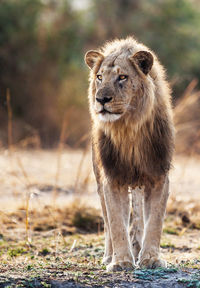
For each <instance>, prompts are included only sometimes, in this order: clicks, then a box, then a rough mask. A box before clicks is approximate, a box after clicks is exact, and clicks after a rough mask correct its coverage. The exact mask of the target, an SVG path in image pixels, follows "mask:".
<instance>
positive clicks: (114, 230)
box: [85, 37, 174, 271]
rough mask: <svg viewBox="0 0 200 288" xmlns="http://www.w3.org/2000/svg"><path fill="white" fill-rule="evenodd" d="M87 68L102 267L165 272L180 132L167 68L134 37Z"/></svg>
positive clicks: (90, 58)
mask: <svg viewBox="0 0 200 288" xmlns="http://www.w3.org/2000/svg"><path fill="white" fill-rule="evenodd" d="M85 62H86V64H87V65H88V66H89V68H90V79H89V82H90V85H89V93H88V94H89V107H90V114H91V120H92V155H93V168H94V174H95V176H96V181H97V189H98V194H99V196H100V202H101V206H102V212H103V218H104V223H105V252H104V256H103V263H104V264H105V265H107V271H120V270H127V269H133V268H134V267H135V265H137V266H138V267H141V268H144V267H145V268H156V267H166V262H165V261H164V260H162V259H161V258H160V238H161V233H162V225H163V219H164V215H165V210H166V203H167V199H168V194H169V180H168V174H169V170H170V167H171V160H172V155H173V150H174V126H173V118H172V108H171V91H170V88H169V85H168V83H167V81H166V80H165V78H166V76H165V71H164V68H163V67H162V65H161V64H160V63H159V61H158V59H157V57H156V55H155V54H154V53H153V52H152V51H151V50H150V49H149V48H147V47H146V46H144V45H143V44H141V43H138V42H137V41H136V40H135V39H134V38H132V37H129V38H127V39H122V40H118V39H116V40H114V41H112V42H108V43H106V44H105V46H103V48H101V49H99V50H92V51H88V52H87V53H86V55H85ZM130 196H131V197H132V200H130V199H131V197H130ZM131 202H132V210H133V213H132V217H131V218H133V220H132V225H131V229H129V224H130V223H129V222H130V210H131V207H130V206H131V205H130V203H131Z"/></svg>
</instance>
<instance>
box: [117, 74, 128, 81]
mask: <svg viewBox="0 0 200 288" xmlns="http://www.w3.org/2000/svg"><path fill="white" fill-rule="evenodd" d="M127 78H128V76H127V75H119V77H118V80H119V81H122V80H126V79H127Z"/></svg>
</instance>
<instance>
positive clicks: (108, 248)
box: [98, 185, 113, 265]
mask: <svg viewBox="0 0 200 288" xmlns="http://www.w3.org/2000/svg"><path fill="white" fill-rule="evenodd" d="M98 194H99V197H100V201H101V208H102V212H103V219H104V231H105V249H104V256H103V261H102V263H103V264H106V265H107V264H109V263H110V262H111V261H112V254H113V249H112V242H111V236H110V228H109V224H108V215H107V211H106V203H105V198H104V193H103V189H102V187H101V186H100V185H99V187H98Z"/></svg>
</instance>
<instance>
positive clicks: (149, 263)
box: [138, 256, 167, 269]
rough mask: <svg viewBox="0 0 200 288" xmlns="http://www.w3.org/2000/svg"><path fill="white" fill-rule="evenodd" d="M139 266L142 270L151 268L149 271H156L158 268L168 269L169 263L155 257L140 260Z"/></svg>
mask: <svg viewBox="0 0 200 288" xmlns="http://www.w3.org/2000/svg"><path fill="white" fill-rule="evenodd" d="M138 265H139V267H140V268H149V269H155V268H158V267H163V268H166V267H167V262H166V261H165V260H162V259H160V258H159V257H155V256H154V257H151V258H149V257H148V258H145V257H144V258H142V259H141V260H139V262H138Z"/></svg>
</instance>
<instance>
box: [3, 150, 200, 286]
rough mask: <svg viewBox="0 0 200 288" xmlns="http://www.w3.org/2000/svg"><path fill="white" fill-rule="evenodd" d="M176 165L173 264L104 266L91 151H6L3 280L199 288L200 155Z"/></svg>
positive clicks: (167, 246)
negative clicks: (132, 267)
mask: <svg viewBox="0 0 200 288" xmlns="http://www.w3.org/2000/svg"><path fill="white" fill-rule="evenodd" d="M173 165H174V168H173V169H172V171H171V175H170V179H171V189H170V190H171V194H170V199H169V202H168V208H167V214H166V217H165V223H164V232H163V235H162V241H161V252H162V254H163V257H164V258H165V259H166V260H167V261H168V263H169V265H168V268H167V269H156V270H139V269H136V270H135V271H131V272H118V273H107V272H106V271H105V267H104V266H103V265H102V264H101V259H102V255H103V247H104V235H103V222H102V218H101V212H100V203H99V200H98V196H97V193H96V184H95V180H94V176H93V173H92V168H91V167H92V165H91V155H90V151H88V150H87V149H86V150H84V151H75V150H69V149H67V150H63V151H61V150H58V151H42V150H33V151H32V150H27V151H24V150H23V151H20V150H16V151H14V150H12V149H11V150H10V151H6V150H2V151H1V154H0V170H1V175H0V185H1V191H0V193H1V202H0V213H1V217H0V220H1V230H0V247H1V251H0V262H1V264H0V287H200V272H199V268H200V217H199V216H200V209H199V207H200V193H199V187H200V179H199V169H200V160H198V159H197V158H196V157H180V156H179V157H178V156H177V157H175V159H174V164H173Z"/></svg>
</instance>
